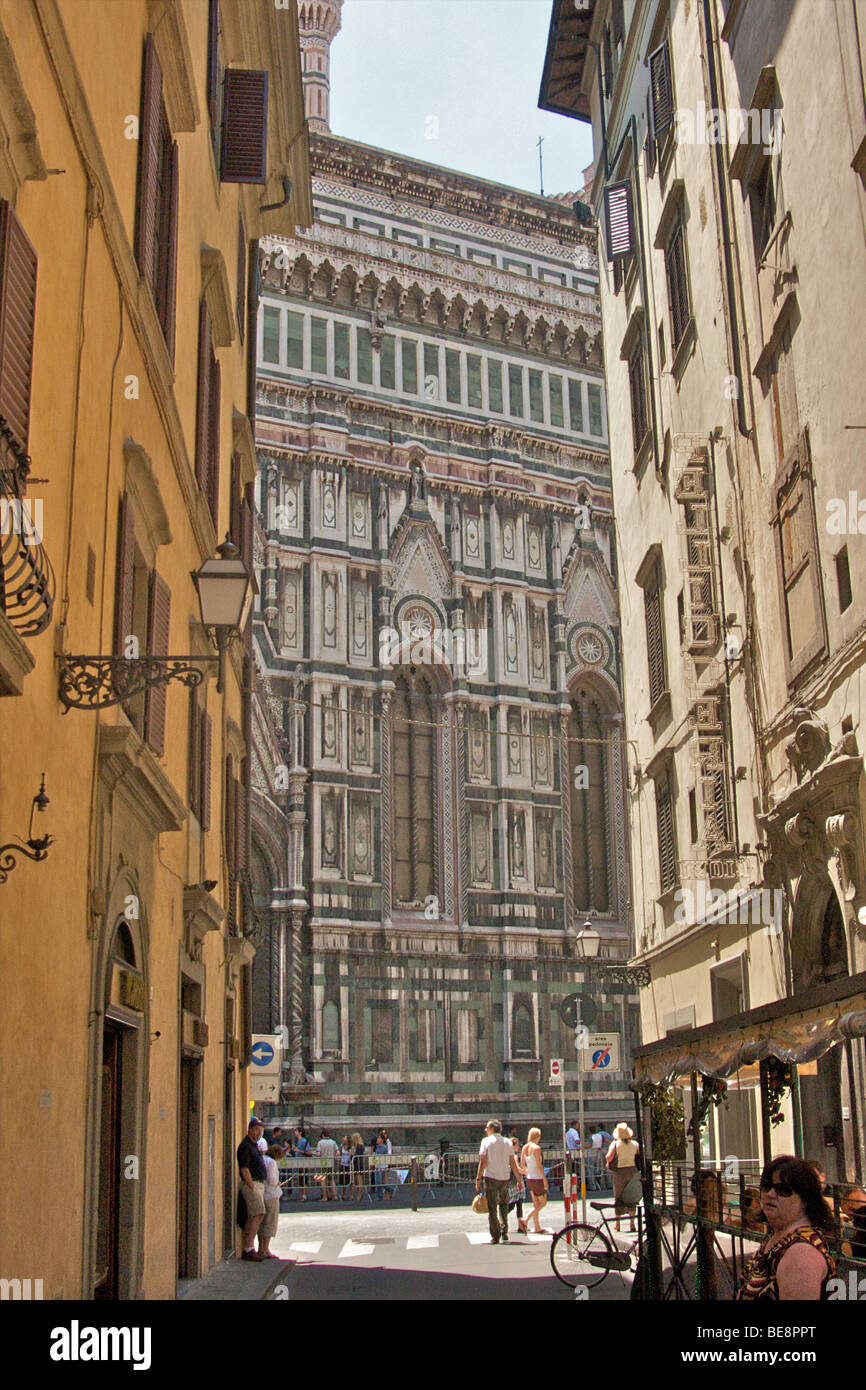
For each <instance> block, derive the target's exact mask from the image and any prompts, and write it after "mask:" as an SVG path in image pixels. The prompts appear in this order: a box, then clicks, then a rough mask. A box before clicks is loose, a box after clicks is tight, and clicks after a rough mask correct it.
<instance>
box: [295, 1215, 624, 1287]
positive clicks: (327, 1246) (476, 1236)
mask: <svg viewBox="0 0 866 1390" xmlns="http://www.w3.org/2000/svg"><path fill="white" fill-rule="evenodd" d="M593 1215H594V1214H593V1213H592V1212H591V1211H590V1212H588V1216H589V1217H590V1219H592V1217H593ZM545 1216H546V1218H547V1224H548V1227H549V1228H550V1229H553V1230H559V1229H560V1228H561V1227H562V1226H563V1225H564V1224H565V1218H564V1215H563V1206H562V1203H561V1202H551V1203H550V1204H549V1206H548V1207H547V1208H546V1209H545ZM489 1239H490V1237H489V1234H488V1230H487V1219H486V1217H483V1216H476V1215H475V1214H474V1212H473V1211H472V1210H471V1208H470V1207H469V1205H468V1204H466V1205H460V1206H445V1205H443V1206H441V1207H438V1208H437V1207H426V1208H424V1209H422V1210H420V1211H417V1212H413V1211H407V1210H405V1209H402V1210H400V1209H398V1210H392V1209H390V1208H388V1207H386V1208H382V1207H379V1206H377V1207H375V1208H371V1207H370V1206H365V1207H364V1208H359V1209H358V1210H352V1211H331V1210H325V1209H323V1208H321V1207H320V1206H318V1204H311V1206H310V1209H309V1210H308V1211H295V1210H292V1211H291V1212H288V1213H283V1214H282V1215H281V1216H280V1225H279V1230H278V1232H277V1235H276V1237H275V1238H274V1240H273V1241H272V1242H271V1249H272V1251H273V1252H274V1254H276V1255H279V1256H280V1258H281V1259H290V1260H296V1261H297V1263H296V1265H295V1266H294V1268H293V1269H292V1270H291V1272H290V1274H289V1276H288V1278H287V1280H286V1282H285V1287H286V1288H287V1290H288V1301H290V1302H291V1301H293V1300H295V1299H325V1298H327V1299H353V1300H355V1299H370V1300H377V1301H378V1300H382V1299H388V1300H396V1301H401V1300H411V1299H459V1300H461V1301H462V1300H465V1299H484V1300H489V1299H494V1298H495V1299H503V1298H504V1299H519V1300H521V1301H523V1300H526V1299H532V1300H546V1299H551V1300H553V1299H556V1300H559V1301H563V1300H564V1301H565V1302H573V1301H574V1295H573V1293H572V1291H571V1290H570V1289H568V1288H567V1287H566V1286H565V1285H564V1284H562V1283H560V1282H559V1280H558V1279H557V1278H556V1276H555V1275H554V1273H553V1270H552V1269H551V1267H550V1241H551V1237H550V1236H548V1235H542V1236H536V1235H530V1236H523V1235H520V1234H519V1233H518V1232H517V1229H516V1223H515V1222H514V1220H513V1215H512V1220H511V1222H510V1241H509V1243H508V1245H500V1246H492V1245H490V1243H489ZM630 1287H631V1275H630V1274H628V1273H627V1274H625V1275H622V1276H620V1275H619V1274H617V1273H611V1274H609V1275H608V1277H607V1278H606V1279H605V1280H604V1282H603V1283H602V1284H601V1285H599V1286H598V1287H597V1288H594V1289H592V1290H591V1291H590V1292H589V1299H590V1301H603V1302H615V1301H618V1300H623V1299H627V1298H628V1296H629V1290H630ZM271 1297H272V1299H274V1300H278V1299H281V1298H285V1297H286V1294H285V1293H284V1292H282V1290H281V1289H280V1287H279V1286H278V1288H277V1289H276V1290H275V1292H274V1293H273V1294H272V1295H271Z"/></svg>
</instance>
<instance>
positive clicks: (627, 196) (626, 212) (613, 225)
mask: <svg viewBox="0 0 866 1390" xmlns="http://www.w3.org/2000/svg"><path fill="white" fill-rule="evenodd" d="M604 221H605V235H606V238H607V258H608V260H609V261H616V260H619V259H621V258H622V257H624V256H630V255H631V254H632V252H633V250H634V244H633V230H632V228H633V222H632V208H631V180H630V179H623V180H622V181H621V182H620V183H610V184H608V185H607V187H606V188H605V190H604Z"/></svg>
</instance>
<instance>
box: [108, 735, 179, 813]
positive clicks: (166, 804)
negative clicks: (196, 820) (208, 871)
mask: <svg viewBox="0 0 866 1390" xmlns="http://www.w3.org/2000/svg"><path fill="white" fill-rule="evenodd" d="M98 758H99V776H100V779H101V780H102V781H103V782H105V783H106V784H107V785H108V787H109V789H110V790H111V791H112V792H114V791H115V790H116V789H117V787H118V786H121V787H122V790H123V792H124V793H125V794H126V796H127V798H128V800H129V804H130V806H131V808H132V810H133V812H134V814H135V815H136V816H137V817H138V819H139V820H140V821H141V822H142V824H143V825H144V826H145V828H146V829H147V830H148V831H149V833H150V834H151V835H153V836H156V835H159V834H161V833H162V832H163V831H165V830H180V829H182V827H183V823H184V821H185V820H186V817H187V809H186V805H185V803H184V802H183V801H182V799H181V797H180V796H179V795H178V793H177V792H176V791H175V789H174V786H173V785H172V783H171V782H170V781H169V779H168V777H166V775H165V773H164V772H163V770H162V768H161V767H160V765H159V761H158V759H157V758H155V757H154V755H153V753H151V751H150V749H149V748H148V746H147V744H146V743H144V741H143V740H142V739H141V738H139V736H138V734H137V733H136V732H135V730H134V729H133V728H131V727H130V726H129V725H126V726H124V725H122V724H102V723H100V725H99V743H98Z"/></svg>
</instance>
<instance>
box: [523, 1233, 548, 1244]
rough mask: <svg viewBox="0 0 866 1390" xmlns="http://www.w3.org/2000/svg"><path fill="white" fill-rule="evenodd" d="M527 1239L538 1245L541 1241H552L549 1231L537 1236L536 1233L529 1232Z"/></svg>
mask: <svg viewBox="0 0 866 1390" xmlns="http://www.w3.org/2000/svg"><path fill="white" fill-rule="evenodd" d="M526 1239H527V1240H531V1241H533V1242H534V1243H535V1244H536V1245H537V1244H538V1242H539V1241H545V1240H550V1234H549V1232H548V1231H542V1232H540V1233H539V1234H538V1235H536V1233H535V1231H529V1233H528V1234H527V1237H526Z"/></svg>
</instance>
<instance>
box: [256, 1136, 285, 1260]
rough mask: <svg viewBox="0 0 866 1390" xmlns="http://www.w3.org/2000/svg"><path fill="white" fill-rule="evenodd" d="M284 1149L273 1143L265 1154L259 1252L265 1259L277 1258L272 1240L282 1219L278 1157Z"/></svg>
mask: <svg viewBox="0 0 866 1390" xmlns="http://www.w3.org/2000/svg"><path fill="white" fill-rule="evenodd" d="M283 1152H284V1151H283V1149H282V1148H281V1146H280V1145H279V1144H272V1145H271V1147H270V1148H269V1149H268V1151H267V1153H266V1154H265V1156H264V1160H263V1161H264V1165H265V1172H266V1174H267V1176H266V1178H265V1214H264V1217H263V1218H262V1224H261V1226H260V1227H259V1254H260V1255H261V1257H262V1259H263V1260H275V1259H277V1256H276V1255H272V1254H271V1249H270V1246H271V1240H272V1238H273V1237H274V1236H275V1235H276V1234H277V1224H278V1222H279V1219H280V1170H279V1168H278V1167H277V1159H279V1158H282V1156H283Z"/></svg>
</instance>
